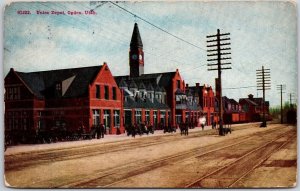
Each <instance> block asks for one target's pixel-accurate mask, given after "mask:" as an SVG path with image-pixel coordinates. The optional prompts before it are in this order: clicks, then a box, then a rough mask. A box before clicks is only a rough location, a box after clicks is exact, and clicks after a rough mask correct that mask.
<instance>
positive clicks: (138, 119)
mask: <svg viewBox="0 0 300 191" xmlns="http://www.w3.org/2000/svg"><path fill="white" fill-rule="evenodd" d="M135 122H136V123H137V124H139V123H141V122H142V111H141V110H135Z"/></svg>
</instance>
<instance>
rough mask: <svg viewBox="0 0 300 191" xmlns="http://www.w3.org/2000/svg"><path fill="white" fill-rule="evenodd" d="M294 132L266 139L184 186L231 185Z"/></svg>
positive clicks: (289, 138) (283, 143) (275, 149)
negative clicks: (265, 141) (233, 159)
mask: <svg viewBox="0 0 300 191" xmlns="http://www.w3.org/2000/svg"><path fill="white" fill-rule="evenodd" d="M295 132H296V131H291V132H288V133H287V134H285V133H283V134H282V135H281V136H279V137H276V138H275V139H273V140H270V141H268V142H267V143H265V144H263V145H262V146H260V147H258V148H255V149H254V150H250V151H249V152H247V153H245V154H244V155H242V156H240V157H239V158H237V160H235V161H233V162H231V163H229V164H227V165H225V166H222V167H221V168H218V169H216V170H214V171H213V172H211V173H208V174H206V175H205V176H202V177H201V178H199V179H197V180H195V181H193V182H192V183H189V184H188V185H185V188H229V187H233V186H234V185H235V184H236V183H237V182H238V181H240V180H241V179H242V178H244V177H245V176H247V175H248V174H250V173H251V172H252V171H253V170H254V169H256V168H257V167H259V166H260V165H261V164H262V163H263V162H265V161H266V160H267V159H268V158H269V157H270V156H271V155H272V154H274V153H275V152H276V151H278V150H279V149H281V148H282V147H284V146H285V145H286V144H288V143H289V142H290V141H292V140H293V139H294V138H295V137H296V136H297V134H296V133H295ZM280 139H282V141H279V140H280ZM285 139H286V140H285ZM257 156H260V157H257ZM237 169H238V170H237Z"/></svg>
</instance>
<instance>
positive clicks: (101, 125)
mask: <svg viewBox="0 0 300 191" xmlns="http://www.w3.org/2000/svg"><path fill="white" fill-rule="evenodd" d="M104 132H105V126H104V124H103V123H101V124H100V136H101V137H102V138H104Z"/></svg>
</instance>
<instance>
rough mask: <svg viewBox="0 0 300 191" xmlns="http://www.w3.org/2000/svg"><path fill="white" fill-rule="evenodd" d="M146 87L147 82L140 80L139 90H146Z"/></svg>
mask: <svg viewBox="0 0 300 191" xmlns="http://www.w3.org/2000/svg"><path fill="white" fill-rule="evenodd" d="M145 89H146V87H145V84H144V83H143V82H140V84H139V90H145Z"/></svg>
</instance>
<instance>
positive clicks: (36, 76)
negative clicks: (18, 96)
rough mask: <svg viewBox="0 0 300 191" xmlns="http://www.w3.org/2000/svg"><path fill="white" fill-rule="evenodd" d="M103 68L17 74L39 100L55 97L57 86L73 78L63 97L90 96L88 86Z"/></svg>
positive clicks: (94, 67)
mask: <svg viewBox="0 0 300 191" xmlns="http://www.w3.org/2000/svg"><path fill="white" fill-rule="evenodd" d="M101 67H102V66H92V67H82V68H70V69H60V70H49V71H39V72H28V73H25V72H16V74H17V75H19V77H20V78H21V79H22V80H23V81H24V82H25V83H26V85H27V86H28V87H29V88H30V89H31V90H32V91H33V93H34V94H35V95H36V96H37V97H39V98H45V97H46V98H47V97H49V98H51V97H52V96H54V90H55V85H56V84H57V83H61V82H62V81H64V80H67V79H69V78H71V77H74V78H73V79H72V83H71V84H70V85H69V86H68V89H67V90H66V92H65V94H64V95H63V96H62V97H81V96H86V95H88V86H89V84H90V83H91V82H92V81H93V80H94V78H95V77H96V76H97V74H98V73H99V71H100V70H101Z"/></svg>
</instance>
